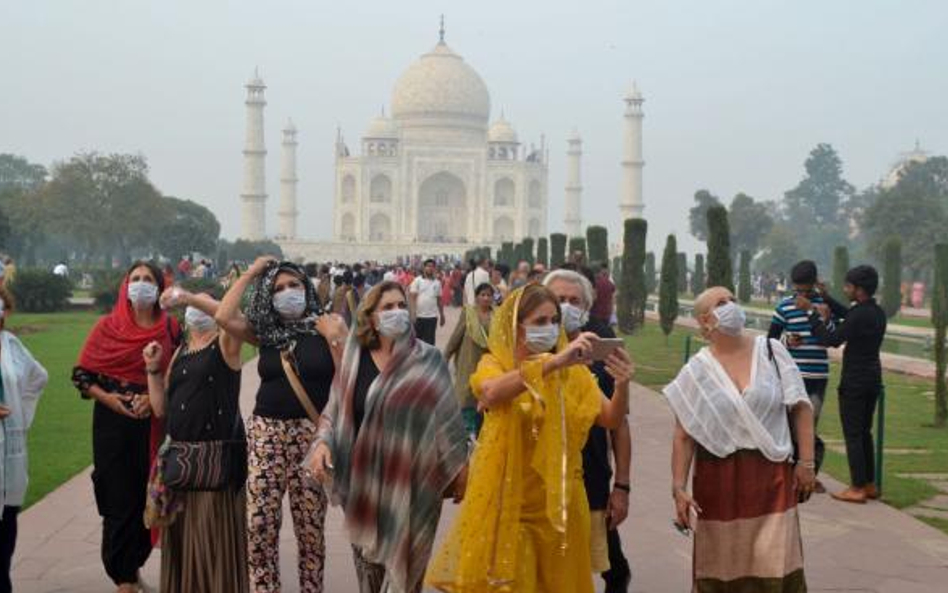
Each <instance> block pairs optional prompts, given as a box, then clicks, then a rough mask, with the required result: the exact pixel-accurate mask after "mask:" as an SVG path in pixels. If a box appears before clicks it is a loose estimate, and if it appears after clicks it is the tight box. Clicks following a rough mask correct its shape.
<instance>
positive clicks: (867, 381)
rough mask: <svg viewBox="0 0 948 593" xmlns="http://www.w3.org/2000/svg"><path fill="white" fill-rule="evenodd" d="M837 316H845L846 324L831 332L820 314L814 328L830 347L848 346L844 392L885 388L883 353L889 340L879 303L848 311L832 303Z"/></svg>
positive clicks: (871, 301) (812, 322)
mask: <svg viewBox="0 0 948 593" xmlns="http://www.w3.org/2000/svg"><path fill="white" fill-rule="evenodd" d="M827 302H828V303H830V306H831V307H832V308H833V313H834V314H837V312H839V313H842V314H841V315H839V316H840V317H843V318H844V320H843V322H842V323H839V324H837V325H836V328H835V329H833V330H829V329H827V328H826V326H825V325H823V321H822V320H821V319H820V316H819V314H817V313H815V312H811V314H810V327H811V328H812V330H813V335H815V336H816V337H818V338H819V339H820V341H821V342H822V343H823V344H825V345H826V346H830V347H837V346H841V345H842V344H846V349H845V350H844V351H843V372H842V378H841V379H840V382H839V386H840V388H841V389H842V388H846V387H878V386H880V385H882V363H881V361H880V360H879V350H880V349H881V348H882V339H883V338H884V337H885V329H886V324H887V321H886V316H885V312H884V311H883V310H882V307H880V306H879V305H877V304H876V301H875V299H869V300H868V301H866V302H864V303H856V304H855V305H853V307H852V308H850V309H848V310H846V309H845V308H844V307H842V306H841V305H839V303H836V302H831V299H827Z"/></svg>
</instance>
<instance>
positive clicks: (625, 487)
mask: <svg viewBox="0 0 948 593" xmlns="http://www.w3.org/2000/svg"><path fill="white" fill-rule="evenodd" d="M612 489H613V490H622V491H623V492H632V487H631V486H630V485H629V484H623V483H622V482H615V483H613V484H612Z"/></svg>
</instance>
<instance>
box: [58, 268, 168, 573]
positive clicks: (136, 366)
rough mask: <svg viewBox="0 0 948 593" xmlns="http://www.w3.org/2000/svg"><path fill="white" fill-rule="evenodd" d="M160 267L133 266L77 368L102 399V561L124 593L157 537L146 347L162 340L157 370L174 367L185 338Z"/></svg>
mask: <svg viewBox="0 0 948 593" xmlns="http://www.w3.org/2000/svg"><path fill="white" fill-rule="evenodd" d="M163 288H164V276H163V274H162V273H161V270H160V269H159V268H158V267H157V266H155V265H154V264H152V263H149V262H136V263H134V264H132V266H131V267H130V268H129V270H128V272H127V273H126V275H125V278H124V280H123V281H122V285H121V287H120V288H119V295H118V300H117V301H116V303H115V307H114V308H113V309H112V312H111V313H109V314H108V315H105V316H103V317H102V318H101V319H99V321H98V323H96V325H95V327H94V328H93V329H92V332H91V333H90V334H89V337H88V338H87V339H86V343H85V345H84V346H83V348H82V353H81V354H80V355H79V362H78V364H77V365H76V367H75V368H74V369H73V376H72V379H73V384H75V386H76V387H77V388H78V389H79V391H80V393H81V394H82V396H83V397H84V398H91V399H94V400H95V408H94V410H93V413H92V456H93V464H94V466H95V469H94V470H93V472H92V483H93V487H94V489H95V500H96V506H97V507H98V510H99V515H101V516H102V562H103V564H104V565H105V570H106V573H107V574H108V575H109V577H110V578H111V579H112V581H113V582H114V583H115V584H116V586H117V587H118V590H119V591H137V590H138V588H139V584H140V583H139V578H138V570H139V568H141V567H142V566H143V565H144V564H145V561H146V560H147V559H148V556H149V555H150V554H151V548H152V544H153V541H152V537H151V534H149V532H148V530H147V529H145V526H144V524H143V523H142V514H143V513H144V511H145V490H146V486H147V483H148V472H149V469H150V467H151V457H153V453H152V452H153V451H154V450H155V449H156V448H157V444H158V442H160V438H161V437H160V430H159V429H160V424H159V423H158V422H157V421H153V419H152V418H151V406H150V405H149V400H148V378H147V371H146V369H145V363H144V361H143V360H142V349H143V348H144V347H145V346H146V345H147V344H149V343H151V342H158V343H159V344H161V346H162V349H163V353H164V355H163V356H162V358H161V360H160V361H159V362H158V363H156V369H155V370H156V372H159V373H163V372H164V371H165V369H167V367H168V363H169V359H170V357H171V353H172V352H173V351H174V348H175V346H176V345H177V342H178V339H179V337H180V330H179V329H178V323H177V321H175V320H174V319H173V318H171V317H169V316H168V315H167V314H166V313H165V312H164V311H162V310H161V307H159V305H158V294H159V292H160V291H161V290H162V289H163Z"/></svg>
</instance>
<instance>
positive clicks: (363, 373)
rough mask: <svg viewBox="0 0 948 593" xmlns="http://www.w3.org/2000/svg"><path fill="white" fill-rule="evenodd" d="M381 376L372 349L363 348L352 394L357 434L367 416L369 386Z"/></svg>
mask: <svg viewBox="0 0 948 593" xmlns="http://www.w3.org/2000/svg"><path fill="white" fill-rule="evenodd" d="M378 376H379V368H378V367H377V366H375V361H374V360H372V351H371V350H369V349H368V348H362V352H361V353H360V354H359V374H358V375H356V382H355V392H354V393H353V394H352V397H353V400H352V415H353V417H354V419H355V429H356V434H359V429H360V428H362V420H363V419H364V418H365V398H366V396H367V395H368V394H369V388H370V387H371V386H372V382H373V381H375V378H376V377H378Z"/></svg>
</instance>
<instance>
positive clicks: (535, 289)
mask: <svg viewBox="0 0 948 593" xmlns="http://www.w3.org/2000/svg"><path fill="white" fill-rule="evenodd" d="M543 303H552V304H553V306H554V307H556V318H557V319H559V318H560V301H559V299H557V298H556V295H555V294H553V291H551V290H550V289H549V288H547V287H546V286H543V285H542V284H527V285H526V286H524V287H523V292H522V293H521V294H520V302H519V303H518V306H517V325H518V326H519V325H520V323H521V322H523V320H524V319H526V318H527V317H528V316H529V315H530V314H531V313H533V312H534V311H536V310H537V309H539V308H540V305H542V304H543Z"/></svg>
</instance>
